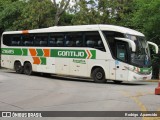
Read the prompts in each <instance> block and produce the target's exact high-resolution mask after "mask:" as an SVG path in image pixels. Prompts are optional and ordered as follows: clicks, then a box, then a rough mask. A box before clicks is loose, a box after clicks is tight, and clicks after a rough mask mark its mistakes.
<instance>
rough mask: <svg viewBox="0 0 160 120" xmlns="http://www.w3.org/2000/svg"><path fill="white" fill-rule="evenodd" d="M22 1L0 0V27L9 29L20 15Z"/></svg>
mask: <svg viewBox="0 0 160 120" xmlns="http://www.w3.org/2000/svg"><path fill="white" fill-rule="evenodd" d="M23 5H24V4H23V2H21V1H18V0H15V1H14V2H12V0H0V10H1V11H0V29H1V31H3V30H5V29H10V28H11V27H12V26H13V23H14V21H16V20H17V17H18V16H20V15H21V13H22V11H21V10H22V8H23Z"/></svg>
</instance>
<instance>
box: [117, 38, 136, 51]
mask: <svg viewBox="0 0 160 120" xmlns="http://www.w3.org/2000/svg"><path fill="white" fill-rule="evenodd" d="M115 39H116V40H119V41H125V42H127V43H129V45H130V46H131V49H132V52H136V44H135V43H134V41H132V40H130V39H127V38H118V37H115Z"/></svg>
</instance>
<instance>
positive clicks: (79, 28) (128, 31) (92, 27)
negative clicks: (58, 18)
mask: <svg viewBox="0 0 160 120" xmlns="http://www.w3.org/2000/svg"><path fill="white" fill-rule="evenodd" d="M96 30H102V31H115V32H121V33H125V34H132V35H137V36H144V35H143V34H142V33H140V32H138V31H135V30H133V29H129V28H126V27H121V26H115V25H106V24H99V25H74V26H54V27H49V28H41V29H34V30H25V31H7V32H4V33H3V34H22V33H26V32H28V33H47V32H74V31H96Z"/></svg>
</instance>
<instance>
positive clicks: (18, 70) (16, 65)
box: [14, 61, 23, 74]
mask: <svg viewBox="0 0 160 120" xmlns="http://www.w3.org/2000/svg"><path fill="white" fill-rule="evenodd" d="M14 70H15V71H16V73H19V74H22V73H23V66H22V65H21V62H19V61H16V62H15V63H14Z"/></svg>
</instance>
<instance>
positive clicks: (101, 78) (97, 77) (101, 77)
mask: <svg viewBox="0 0 160 120" xmlns="http://www.w3.org/2000/svg"><path fill="white" fill-rule="evenodd" d="M92 78H93V80H94V81H95V82H96V83H105V82H106V79H105V73H104V70H103V69H102V68H100V67H99V68H95V69H94V70H93V72H92Z"/></svg>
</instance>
